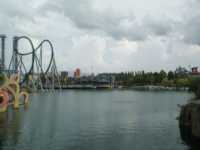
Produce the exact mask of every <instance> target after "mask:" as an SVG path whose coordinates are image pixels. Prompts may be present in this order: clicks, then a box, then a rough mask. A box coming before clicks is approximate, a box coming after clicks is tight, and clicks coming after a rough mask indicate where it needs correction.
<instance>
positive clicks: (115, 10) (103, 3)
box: [0, 0, 200, 72]
mask: <svg viewBox="0 0 200 150" xmlns="http://www.w3.org/2000/svg"><path fill="white" fill-rule="evenodd" d="M199 8H200V1H199V0H151V1H147V0H28V1H27V0H1V1H0V20H1V21H0V33H1V34H7V36H8V39H11V38H12V36H13V35H27V36H29V37H30V38H32V39H33V40H34V42H35V44H36V43H37V42H38V41H40V40H42V39H49V40H51V41H52V43H53V45H54V49H55V54H56V61H57V66H58V69H59V70H73V69H75V68H76V67H79V68H81V70H83V71H84V72H91V71H94V72H120V71H135V70H146V71H158V70H160V69H162V68H163V69H167V70H169V69H175V68H176V67H177V66H179V65H181V66H186V67H187V66H189V65H191V66H199V63H200V45H199V44H200V19H199V18H200V9H199ZM9 45H12V43H11V40H10V41H9V40H8V41H7V50H8V51H11V48H10V47H9ZM47 50H48V49H47ZM46 55H47V56H48V52H47V53H46ZM8 56H10V53H9V52H7V57H8ZM7 61H8V60H7Z"/></svg>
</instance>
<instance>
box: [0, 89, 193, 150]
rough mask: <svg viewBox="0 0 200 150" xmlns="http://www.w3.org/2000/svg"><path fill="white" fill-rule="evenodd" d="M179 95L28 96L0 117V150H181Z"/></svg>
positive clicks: (184, 149) (183, 98) (81, 93)
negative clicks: (26, 101) (26, 104)
mask: <svg viewBox="0 0 200 150" xmlns="http://www.w3.org/2000/svg"><path fill="white" fill-rule="evenodd" d="M190 96H191V95H190V94H188V93H183V92H134V91H128V90H127V91H73V90H71V91H63V92H55V93H40V94H34V95H32V96H31V104H30V106H29V108H28V109H27V111H26V110H25V109H24V108H20V110H18V111H13V110H12V109H9V111H8V112H7V113H5V114H0V149H3V150H8V149H17V150H21V149H33V150H39V149H42V150H43V149H44V150H45V149H48V150H51V149H52V150H54V149H58V150H66V149H73V150H74V149H81V150H89V149H92V150H112V149H113V150H129V149H134V150H146V149H149V150H161V149H162V150H169V149H175V150H187V149H188V147H187V146H186V145H184V144H183V142H182V140H181V137H180V133H179V128H178V122H177V120H176V119H175V118H176V117H177V116H178V114H179V109H178V107H177V104H183V103H186V101H187V99H189V97H190Z"/></svg>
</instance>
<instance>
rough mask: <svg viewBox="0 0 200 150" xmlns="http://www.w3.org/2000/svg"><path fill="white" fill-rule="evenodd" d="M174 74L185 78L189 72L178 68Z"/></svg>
mask: <svg viewBox="0 0 200 150" xmlns="http://www.w3.org/2000/svg"><path fill="white" fill-rule="evenodd" d="M175 74H176V75H177V76H178V77H185V76H187V75H188V74H189V71H188V70H187V69H186V68H184V67H178V68H176V70H175Z"/></svg>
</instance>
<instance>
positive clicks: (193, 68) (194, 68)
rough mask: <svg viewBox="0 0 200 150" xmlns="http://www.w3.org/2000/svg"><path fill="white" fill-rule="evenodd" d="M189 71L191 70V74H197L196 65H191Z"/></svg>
mask: <svg viewBox="0 0 200 150" xmlns="http://www.w3.org/2000/svg"><path fill="white" fill-rule="evenodd" d="M191 71H192V72H191V74H192V75H197V74H199V71H198V67H192V68H191Z"/></svg>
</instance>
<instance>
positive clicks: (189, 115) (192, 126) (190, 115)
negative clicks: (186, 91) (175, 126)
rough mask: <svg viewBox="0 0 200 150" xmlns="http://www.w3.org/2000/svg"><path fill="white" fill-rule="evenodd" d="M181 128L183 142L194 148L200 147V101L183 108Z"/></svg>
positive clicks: (180, 118)
mask: <svg viewBox="0 0 200 150" xmlns="http://www.w3.org/2000/svg"><path fill="white" fill-rule="evenodd" d="M179 127H180V132H181V138H182V139H183V141H184V142H185V143H186V144H188V145H190V146H192V147H199V146H200V100H198V101H191V102H190V103H188V104H186V105H184V106H181V113H180V117H179Z"/></svg>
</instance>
